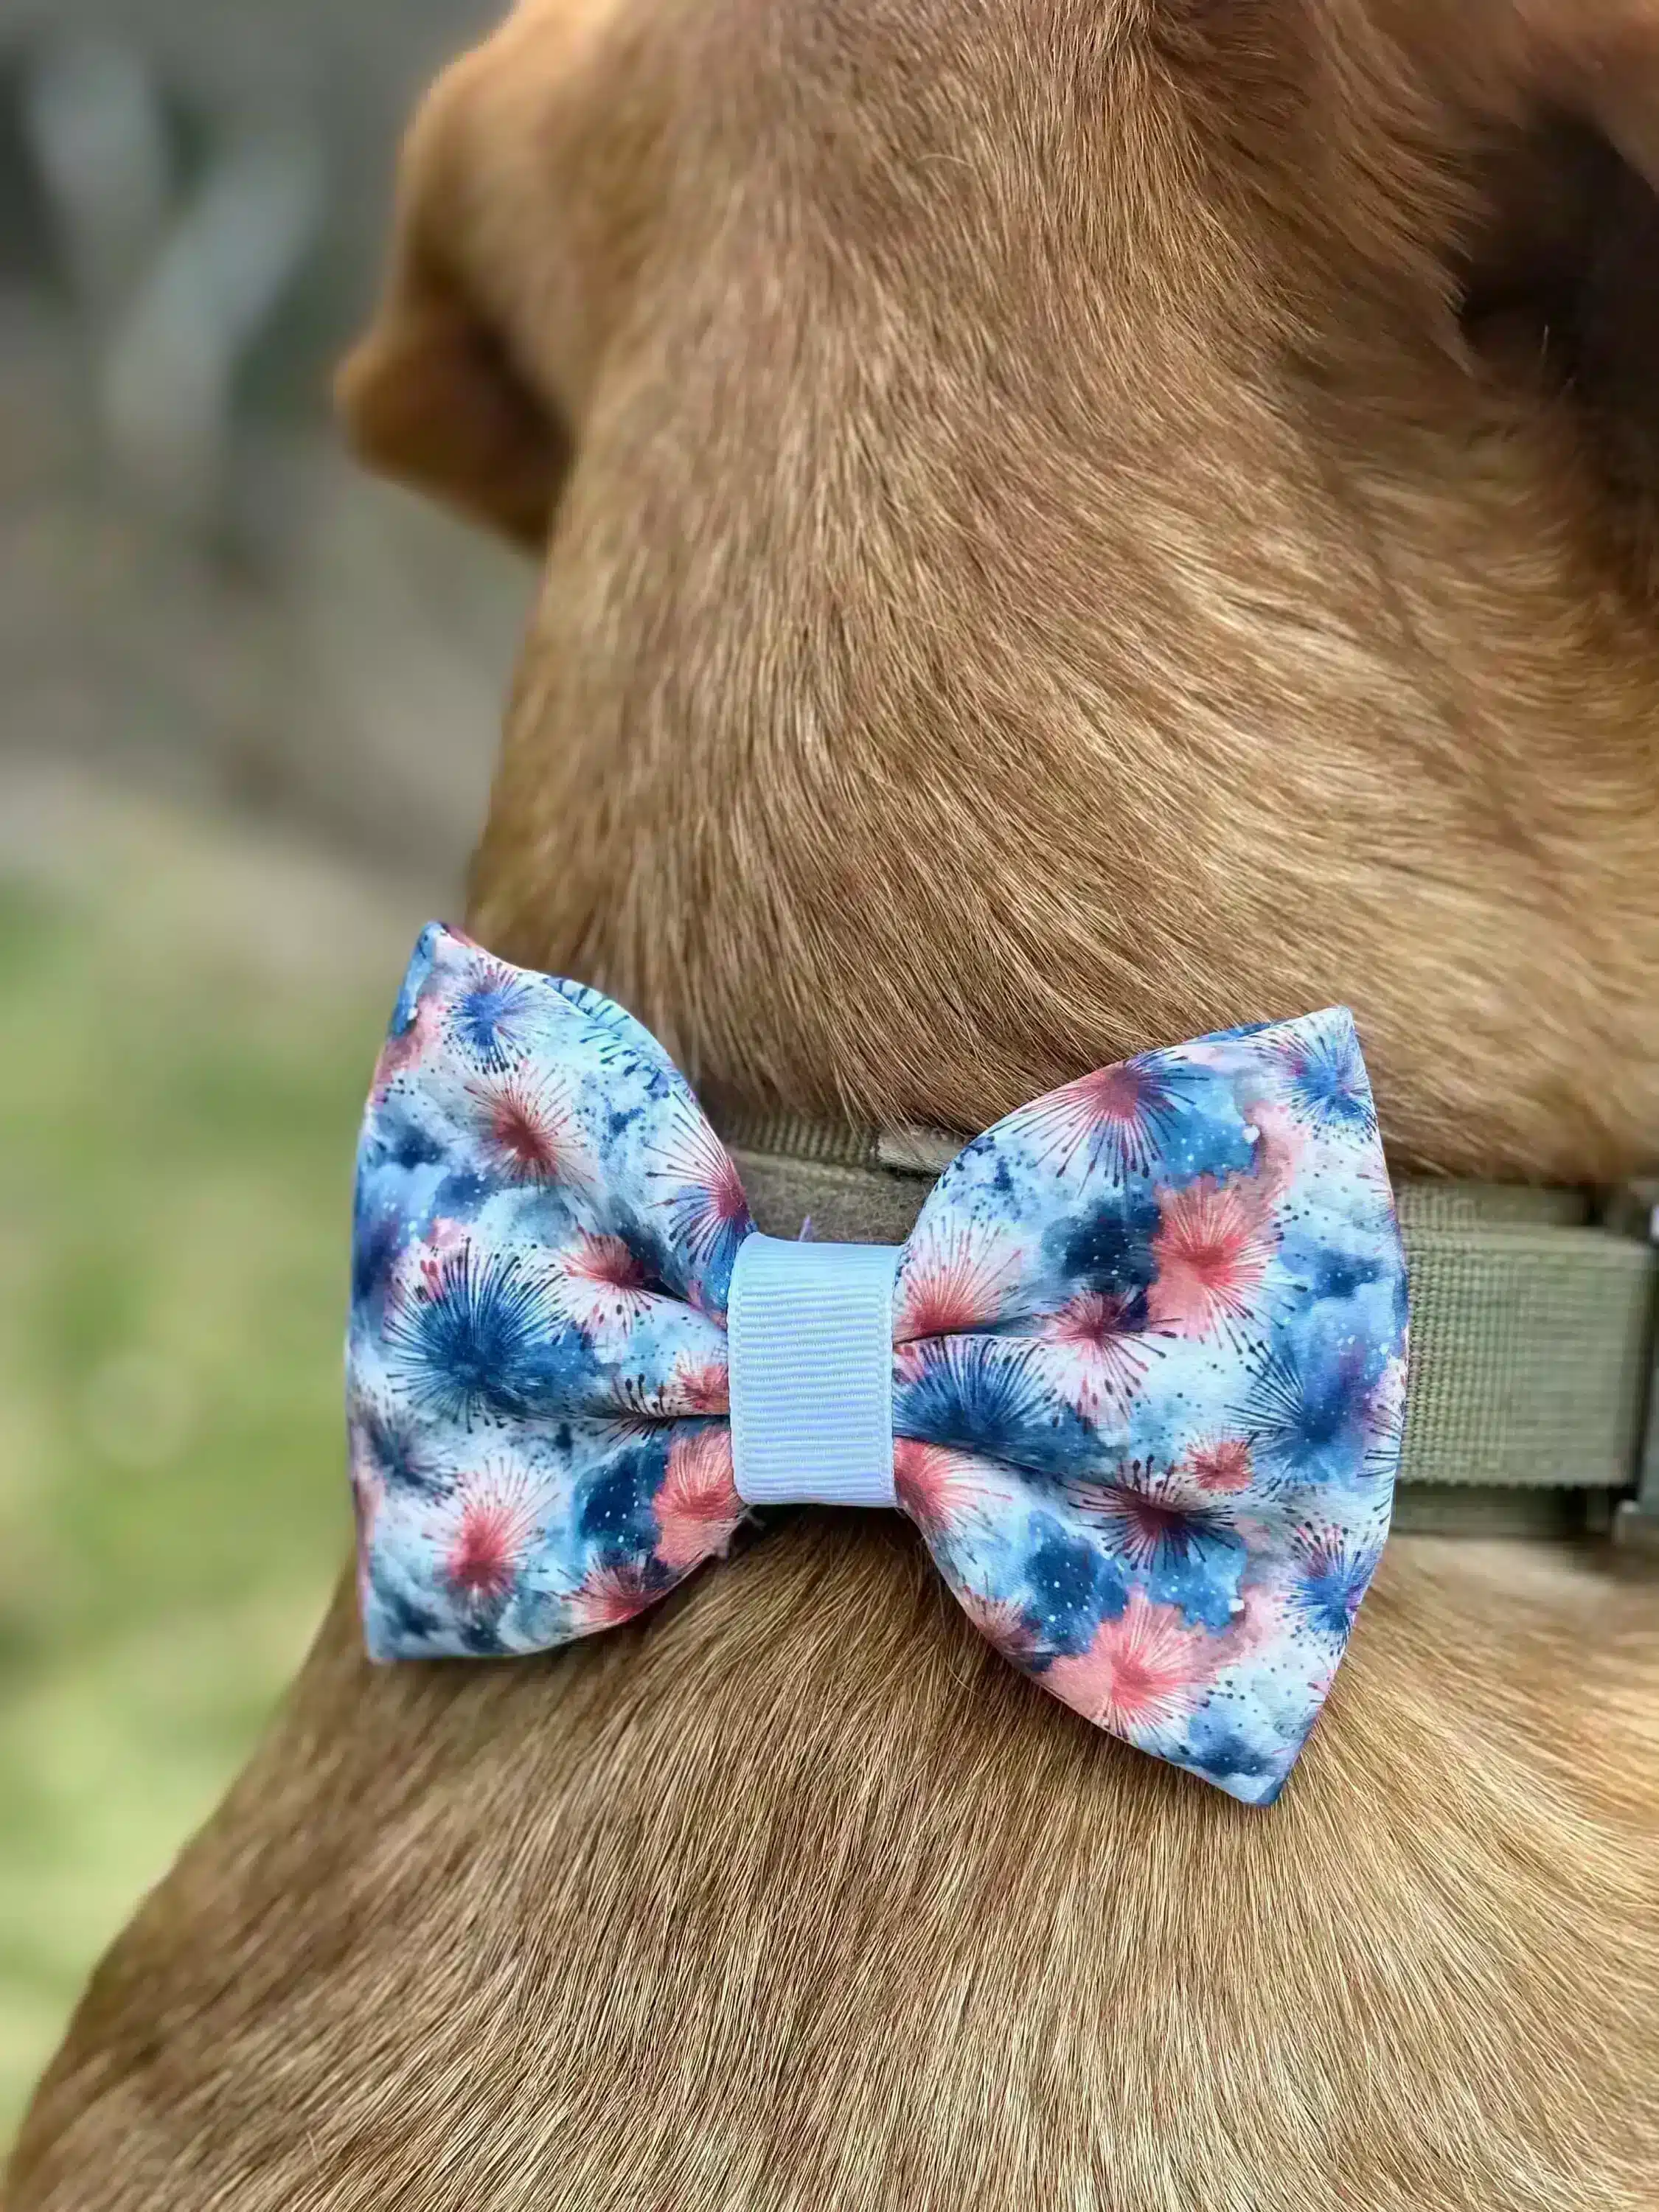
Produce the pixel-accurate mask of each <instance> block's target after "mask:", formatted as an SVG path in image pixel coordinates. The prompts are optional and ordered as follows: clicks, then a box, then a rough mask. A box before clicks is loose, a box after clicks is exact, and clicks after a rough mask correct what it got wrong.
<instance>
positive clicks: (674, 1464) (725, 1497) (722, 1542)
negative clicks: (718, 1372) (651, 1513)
mask: <svg viewBox="0 0 1659 2212" xmlns="http://www.w3.org/2000/svg"><path fill="white" fill-rule="evenodd" d="M744 1510H745V1509H744V1502H743V1500H742V1498H739V1497H738V1485H737V1478H736V1475H735V1474H734V1473H733V1470H732V1432H731V1431H730V1430H729V1429H726V1428H709V1429H700V1430H697V1431H693V1432H692V1433H691V1434H690V1435H684V1436H678V1437H675V1439H674V1441H673V1443H671V1444H670V1446H669V1448H668V1468H667V1472H666V1473H665V1475H664V1476H663V1479H662V1484H661V1486H660V1487H659V1490H658V1492H657V1496H656V1514H657V1557H658V1558H659V1559H660V1560H661V1561H662V1563H663V1565H665V1567H669V1568H671V1569H672V1570H673V1571H674V1572H675V1573H677V1574H684V1573H685V1572H687V1571H689V1570H690V1568H692V1567H695V1566H696V1565H697V1563H698V1561H699V1560H701V1559H709V1558H711V1557H712V1556H713V1555H714V1553H716V1552H724V1551H725V1549H726V1546H727V1545H728V1544H729V1543H730V1542H731V1541H732V1532H733V1531H734V1530H735V1528H737V1526H738V1522H740V1521H741V1520H742V1519H743V1516H744Z"/></svg>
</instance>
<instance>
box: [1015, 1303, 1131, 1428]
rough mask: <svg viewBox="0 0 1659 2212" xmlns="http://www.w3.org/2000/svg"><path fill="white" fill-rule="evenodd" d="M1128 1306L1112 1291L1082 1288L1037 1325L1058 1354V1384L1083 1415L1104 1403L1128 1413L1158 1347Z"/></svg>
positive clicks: (1107, 1407) (1093, 1414) (1093, 1412)
mask: <svg viewBox="0 0 1659 2212" xmlns="http://www.w3.org/2000/svg"><path fill="white" fill-rule="evenodd" d="M1130 1310H1131V1309H1130V1303H1129V1301H1128V1299H1127V1298H1125V1297H1120V1296H1118V1295H1117V1294H1116V1293H1115V1292H1114V1291H1079V1292H1078V1294H1077V1296H1076V1297H1073V1298H1068V1299H1067V1300H1066V1304H1064V1305H1063V1306H1061V1307H1060V1310H1058V1312H1056V1313H1052V1314H1045V1315H1044V1316H1043V1317H1042V1320H1041V1322H1039V1323H1038V1324H1037V1336H1038V1339H1039V1340H1040V1341H1041V1342H1042V1343H1043V1344H1045V1345H1052V1346H1054V1348H1055V1350H1056V1351H1057V1352H1058V1353H1059V1354H1060V1360H1059V1365H1060V1371H1061V1378H1062V1379H1061V1383H1060V1388H1061V1389H1062V1390H1063V1392H1064V1394H1065V1395H1066V1398H1067V1399H1068V1400H1069V1401H1070V1402H1071V1403H1072V1404H1073V1406H1075V1407H1076V1408H1077V1410H1078V1412H1079V1413H1081V1414H1082V1415H1083V1417H1084V1419H1085V1420H1093V1419H1095V1417H1096V1416H1097V1414H1098V1413H1100V1412H1101V1411H1102V1409H1103V1408H1104V1409H1105V1410H1106V1411H1107V1412H1109V1413H1112V1414H1115V1415H1116V1414H1121V1413H1124V1412H1126V1411H1127V1407H1128V1405H1129V1402H1130V1401H1131V1400H1132V1399H1133V1396H1134V1394H1135V1392H1136V1391H1137V1390H1138V1389H1139V1387H1140V1384H1141V1383H1142V1381H1143V1380H1144V1378H1145V1376H1146V1370H1147V1368H1148V1366H1149V1365H1150V1364H1151V1362H1152V1357H1153V1355H1154V1353H1155V1352H1157V1350H1158V1344H1157V1340H1156V1339H1153V1338H1149V1337H1148V1336H1147V1335H1146V1333H1145V1331H1144V1330H1141V1329H1139V1328H1134V1327H1133V1325H1132V1323H1131V1322H1130V1321H1129V1319H1128V1316H1129V1312H1130Z"/></svg>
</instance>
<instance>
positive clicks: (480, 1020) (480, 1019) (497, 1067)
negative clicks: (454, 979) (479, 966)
mask: <svg viewBox="0 0 1659 2212" xmlns="http://www.w3.org/2000/svg"><path fill="white" fill-rule="evenodd" d="M535 1006H536V993H535V990H534V988H533V987H532V985H531V983H530V982H529V981H528V980H527V979H526V977H524V976H523V975H517V974H515V973H514V972H513V969H510V968H503V967H499V966H495V965H493V964H492V965H491V966H490V967H489V968H487V969H485V970H484V971H483V976H482V979H481V980H480V981H477V982H476V983H474V984H473V985H472V987H471V989H470V990H466V991H463V992H462V994H461V995H460V996H459V998H458V999H457V1000H456V1001H455V1003H454V1005H453V1006H452V1007H451V1009H450V1014H449V1021H450V1027H451V1029H452V1030H453V1033H454V1036H455V1038H456V1041H457V1042H458V1043H459V1045H460V1046H461V1048H462V1049H463V1050H464V1051H465V1052H466V1053H467V1054H469V1055H470V1056H471V1058H472V1059H473V1060H476V1061H477V1063H478V1065H479V1066H480V1067H483V1068H485V1069H487V1070H488V1071H489V1073H490V1074H492V1075H501V1074H504V1073H506V1071H507V1069H508V1068H509V1067H511V1066H513V1063H514V1061H515V1060H519V1059H520V1057H521V1056H522V1054H523V1052H524V1049H525V1037H524V1030H525V1026H526V1023H527V1022H528V1020H529V1018H530V1017H531V1015H532V1013H533V1012H534V1011H535Z"/></svg>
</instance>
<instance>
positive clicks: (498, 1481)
mask: <svg viewBox="0 0 1659 2212" xmlns="http://www.w3.org/2000/svg"><path fill="white" fill-rule="evenodd" d="M548 1503H549V1493H548V1489H547V1486H546V1485H545V1483H543V1482H540V1481H538V1480H537V1479H536V1478H535V1477H534V1476H532V1475H531V1474H526V1472H525V1470H524V1469H523V1468H516V1467H512V1466H508V1465H505V1464H502V1463H495V1464H486V1465H484V1466H483V1467H481V1468H477V1469H476V1470H474V1471H472V1472H471V1473H468V1474H463V1475H462V1476H461V1477H460V1479H459V1483H458V1484H457V1486H456V1492H455V1495H454V1496H453V1498H450V1499H448V1500H447V1502H446V1504H445V1505H444V1507H443V1509H442V1511H441V1516H440V1526H439V1530H438V1537H439V1542H440V1546H441V1552H442V1558H443V1577H444V1580H445V1582H446V1583H447V1584H448V1585H449V1588H450V1589H452V1590H453V1592H454V1593H455V1595H457V1596H458V1597H461V1598H465V1599H466V1600H467V1601H469V1602H470V1603H471V1604H474V1605H480V1606H489V1605H500V1604H501V1603H503V1602H504V1601H505V1600H506V1599H507V1598H508V1597H510V1596H511V1595H512V1592H513V1583H514V1582H515V1581H516V1580H517V1578H518V1576H519V1574H520V1571H521V1569H522V1568H523V1566H524V1565H525V1562H526V1559H527V1558H528V1556H529V1553H530V1552H531V1549H532V1547H533V1546H534V1544H535V1542H536V1540H537V1538H538V1535H539V1534H540V1533H541V1529H542V1524H543V1520H544V1516H545V1513H546V1510H547V1506H548Z"/></svg>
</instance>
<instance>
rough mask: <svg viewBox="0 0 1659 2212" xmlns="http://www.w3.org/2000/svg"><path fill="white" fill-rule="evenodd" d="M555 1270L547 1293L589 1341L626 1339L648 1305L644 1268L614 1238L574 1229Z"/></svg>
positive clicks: (650, 1295)
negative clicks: (573, 1236)
mask: <svg viewBox="0 0 1659 2212" xmlns="http://www.w3.org/2000/svg"><path fill="white" fill-rule="evenodd" d="M553 1294H554V1297H555V1298H556V1302H557V1304H558V1310H559V1311H560V1313H561V1314H562V1316H564V1318H565V1319H566V1320H567V1321H571V1322H574V1323H575V1325H576V1327H577V1328H579V1329H580V1330H581V1332H582V1334H584V1335H585V1336H586V1337H588V1338H590V1339H591V1340H593V1341H595V1342H599V1341H601V1340H605V1339H608V1338H617V1337H626V1336H627V1335H628V1334H629V1331H630V1330H631V1329H632V1328H633V1327H634V1325H635V1322H637V1321H638V1320H639V1318H640V1316H641V1314H642V1313H644V1312H646V1311H647V1310H648V1308H649V1306H650V1304H651V1297H652V1293H651V1289H650V1285H649V1280H648V1278H647V1275H646V1272H645V1268H644V1266H643V1264H642V1262H641V1260H640V1258H639V1255H637V1253H635V1252H634V1251H633V1250H632V1249H630V1248H629V1246H628V1245H627V1244H625V1243H623V1239H622V1238H621V1237H596V1236H594V1235H592V1233H591V1232H590V1231H587V1230H586V1229H581V1230H578V1231H577V1232H576V1241H575V1243H574V1244H568V1245H567V1246H566V1247H565V1248H564V1249H563V1250H562V1252H561V1253H560V1254H559V1255H558V1256H557V1260H556V1274H555V1277H554V1284H553Z"/></svg>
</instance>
